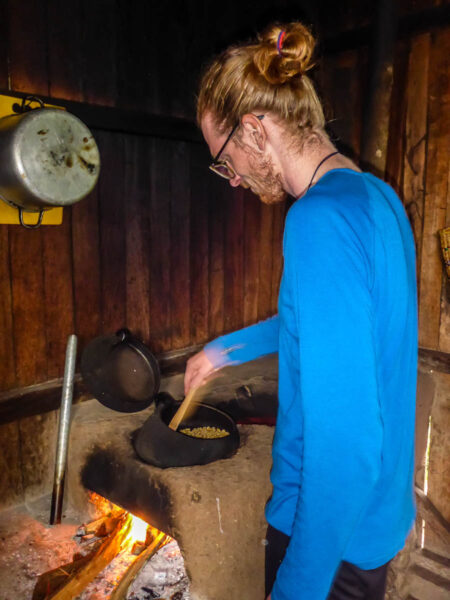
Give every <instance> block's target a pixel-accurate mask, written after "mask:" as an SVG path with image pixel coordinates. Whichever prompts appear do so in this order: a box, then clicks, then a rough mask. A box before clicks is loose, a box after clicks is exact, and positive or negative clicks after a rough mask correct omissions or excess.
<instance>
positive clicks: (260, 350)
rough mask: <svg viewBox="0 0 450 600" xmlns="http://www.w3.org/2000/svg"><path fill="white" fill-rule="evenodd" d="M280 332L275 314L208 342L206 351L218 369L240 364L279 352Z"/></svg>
mask: <svg viewBox="0 0 450 600" xmlns="http://www.w3.org/2000/svg"><path fill="white" fill-rule="evenodd" d="M278 334H279V319H278V315H275V316H274V317H271V318H270V319H266V320H265V321H260V322H259V323H256V324H255V325H250V326H249V327H244V328H243V329H239V330H238V331H233V332H232V333H228V334H227V335H222V336H221V337H218V338H216V339H215V340H213V341H212V342H210V343H209V344H206V346H205V347H204V351H205V352H206V355H207V357H208V358H209V360H210V361H211V363H212V364H213V365H214V368H216V369H220V368H222V367H226V366H229V365H240V364H242V363H245V362H248V361H250V360H254V359H255V358H260V357H261V356H265V355H266V354H272V353H273V352H278Z"/></svg>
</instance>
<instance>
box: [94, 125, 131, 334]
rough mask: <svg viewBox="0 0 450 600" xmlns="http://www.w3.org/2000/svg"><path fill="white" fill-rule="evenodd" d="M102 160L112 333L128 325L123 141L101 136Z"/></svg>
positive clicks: (103, 254) (105, 276) (105, 293)
mask: <svg viewBox="0 0 450 600" xmlns="http://www.w3.org/2000/svg"><path fill="white" fill-rule="evenodd" d="M97 141H98V144H99V148H100V154H101V157H102V171H101V172H100V178H99V182H98V195H99V214H100V279H101V288H100V290H101V307H102V308H101V315H102V316H101V329H102V332H104V333H110V332H111V333H112V332H114V331H117V330H118V329H120V328H121V327H124V326H125V325H126V322H125V319H126V309H125V301H126V275H125V268H126V267H125V261H126V249H125V224H124V219H125V201H126V195H125V186H124V162H125V160H124V145H123V137H122V136H120V135H117V134H111V133H105V132H102V133H101V134H100V133H99V134H98V136H97Z"/></svg>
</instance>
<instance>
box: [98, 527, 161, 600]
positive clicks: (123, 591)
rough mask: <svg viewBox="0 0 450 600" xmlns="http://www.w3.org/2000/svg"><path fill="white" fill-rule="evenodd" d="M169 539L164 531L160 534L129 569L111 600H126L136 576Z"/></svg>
mask: <svg viewBox="0 0 450 600" xmlns="http://www.w3.org/2000/svg"><path fill="white" fill-rule="evenodd" d="M168 539H170V538H169V537H168V536H167V535H166V534H165V533H163V532H162V531H160V532H159V533H158V535H157V536H156V537H155V539H154V540H153V542H152V543H151V544H150V546H148V547H147V548H146V549H145V550H144V551H143V552H141V554H140V555H139V557H138V558H137V559H136V560H135V562H134V563H133V564H132V565H131V566H130V567H129V568H128V569H127V571H126V572H125V575H124V576H123V577H122V579H121V580H120V583H119V585H118V586H117V588H116V589H115V590H114V591H113V593H112V594H111V596H110V600H125V598H126V597H127V591H128V588H129V587H130V585H131V584H132V582H133V580H134V578H135V577H136V575H137V574H138V573H139V571H140V570H141V569H142V567H143V566H144V565H145V563H146V562H147V561H148V560H150V558H151V557H152V556H153V555H154V554H155V552H157V551H158V550H159V548H161V546H162V545H163V544H165V543H166V542H167V540H168Z"/></svg>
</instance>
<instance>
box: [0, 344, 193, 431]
mask: <svg viewBox="0 0 450 600" xmlns="http://www.w3.org/2000/svg"><path fill="white" fill-rule="evenodd" d="M201 348H202V345H195V346H189V347H187V348H182V349H179V350H171V351H169V352H163V353H161V354H157V355H156V359H157V361H158V363H159V368H160V370H161V374H162V376H163V377H169V376H172V375H179V374H181V373H184V371H185V370H186V361H187V360H188V359H189V358H190V357H191V356H192V355H193V354H195V353H196V352H198V351H199V350H201ZM61 393H62V379H54V380H52V381H46V382H45V383H41V384H36V385H31V386H28V387H24V388H19V389H11V390H7V391H5V392H2V393H1V394H0V425H3V424H5V423H12V422H14V421H17V420H18V419H20V418H25V417H31V416H33V415H42V414H44V413H48V412H51V411H54V410H57V409H58V408H59V407H60V405H61ZM90 399H92V395H91V394H89V392H88V391H87V389H86V387H85V386H84V383H83V381H82V379H81V375H79V374H77V375H75V384H74V390H73V404H78V403H79V402H84V401H85V400H90Z"/></svg>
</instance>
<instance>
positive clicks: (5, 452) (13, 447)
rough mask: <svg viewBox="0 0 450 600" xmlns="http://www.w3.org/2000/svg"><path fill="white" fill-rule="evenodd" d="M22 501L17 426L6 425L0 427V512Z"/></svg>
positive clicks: (16, 424)
mask: <svg viewBox="0 0 450 600" xmlns="http://www.w3.org/2000/svg"><path fill="white" fill-rule="evenodd" d="M23 501H24V490H23V483H22V464H21V461H20V440H19V425H18V423H8V424H7V425H1V426H0V510H4V509H6V508H9V507H10V506H15V505H17V504H22V503H23Z"/></svg>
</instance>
